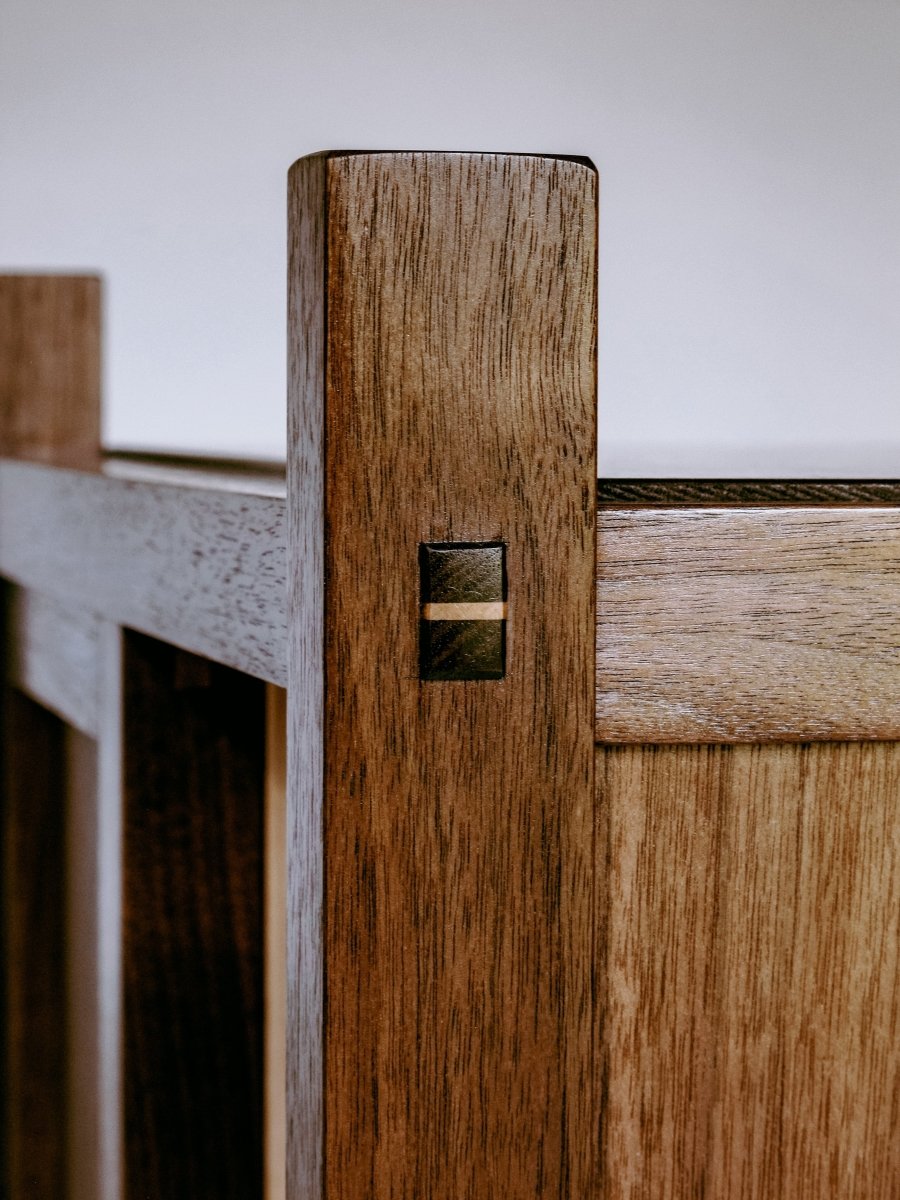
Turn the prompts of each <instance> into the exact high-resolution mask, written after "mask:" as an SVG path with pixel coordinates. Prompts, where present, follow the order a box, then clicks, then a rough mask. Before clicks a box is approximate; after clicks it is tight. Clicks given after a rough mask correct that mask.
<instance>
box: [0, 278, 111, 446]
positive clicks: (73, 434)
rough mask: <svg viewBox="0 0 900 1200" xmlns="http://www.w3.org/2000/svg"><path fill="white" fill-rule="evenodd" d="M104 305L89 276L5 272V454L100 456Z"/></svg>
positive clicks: (1, 323)
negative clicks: (102, 319)
mask: <svg viewBox="0 0 900 1200" xmlns="http://www.w3.org/2000/svg"><path fill="white" fill-rule="evenodd" d="M100 304H101V285H100V280H99V279H98V278H96V277H95V276H92V275H0V453H3V454H7V455H16V456H19V457H22V458H39V459H42V460H43V461H45V462H59V461H62V460H65V461H68V462H73V461H74V462H84V463H89V462H93V461H95V460H96V457H97V453H98V448H99V445H100V373H101V367H100V321H101V312H100Z"/></svg>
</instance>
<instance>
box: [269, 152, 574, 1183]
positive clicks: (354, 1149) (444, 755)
mask: <svg viewBox="0 0 900 1200" xmlns="http://www.w3.org/2000/svg"><path fill="white" fill-rule="evenodd" d="M323 169H324V172H325V180H324V197H323V183H322V172H323ZM292 181H293V182H292V186H293V188H294V189H295V195H298V196H299V195H301V194H305V195H306V196H307V197H311V199H307V200H305V201H298V202H297V207H296V208H295V212H294V220H295V222H297V221H299V226H300V232H299V233H295V239H297V241H298V242H299V241H302V240H303V239H304V238H305V239H306V240H307V251H306V254H307V260H308V261H312V263H313V266H312V267H311V268H310V267H309V266H308V265H307V267H306V268H304V269H302V270H301V268H300V267H297V266H295V267H294V268H292V274H291V277H292V279H293V278H295V277H296V278H297V279H298V280H300V279H302V281H303V282H302V286H303V287H304V288H305V289H309V287H310V286H313V285H314V284H315V274H316V272H317V271H319V270H320V269H321V267H322V265H323V254H324V251H325V249H327V310H326V312H325V315H324V328H325V340H326V345H327V353H326V355H325V360H326V364H327V365H326V366H325V371H326V372H327V373H326V374H325V375H324V376H323V374H322V371H323V364H322V357H321V334H320V332H319V331H320V329H321V322H322V320H323V318H322V316H321V314H319V313H318V312H316V313H315V314H313V315H312V317H310V316H307V317H306V318H304V320H307V321H309V325H304V324H302V322H301V323H300V324H299V326H298V324H297V323H296V319H295V325H294V326H293V334H292V341H294V342H295V343H297V344H298V345H299V339H300V338H301V337H303V336H309V335H308V334H307V329H312V330H313V331H314V332H315V339H316V340H315V344H314V347H313V349H312V350H311V351H310V350H307V351H306V352H305V353H304V352H302V351H300V350H298V353H299V358H300V361H299V363H297V364H296V365H295V368H294V369H295V371H296V372H297V373H298V375H299V376H301V377H302V378H304V379H306V380H307V381H308V382H306V383H305V384H304V385H302V386H298V387H297V390H296V391H295V393H294V401H293V402H294V403H296V402H298V401H299V402H301V403H303V401H304V397H305V398H306V402H307V403H309V404H311V409H310V414H309V416H308V417H307V419H309V420H311V421H313V422H317V421H318V419H319V418H318V415H317V414H319V413H320V412H321V411H322V408H323V407H324V411H325V422H326V430H327V432H326V437H325V455H326V458H325V462H326V475H325V480H326V482H325V495H326V497H327V526H326V528H327V534H328V536H327V540H326V541H325V543H324V546H325V555H326V557H325V576H324V577H325V583H326V588H327V596H326V601H325V603H326V612H327V616H328V620H327V624H326V628H325V647H326V653H325V680H326V682H325V815H324V830H325V861H326V872H325V881H326V889H327V891H326V894H325V979H326V995H327V1003H326V1009H325V1011H326V1024H325V1078H326V1081H327V1094H326V1114H327V1115H326V1125H325V1129H326V1134H325V1180H326V1195H327V1196H328V1197H329V1200H358V1198H359V1197H361V1196H367V1197H371V1198H372V1200H377V1198H379V1197H383V1198H385V1200H386V1198H387V1197H391V1198H393V1200H398V1198H400V1197H408V1198H413V1197H415V1198H417V1200H418V1198H422V1197H426V1196H427V1197H429V1200H442V1198H444V1197H447V1198H449V1197H453V1200H464V1198H479V1200H480V1198H482V1197H485V1196H490V1195H497V1196H504V1197H506V1198H508V1200H516V1198H519V1197H526V1196H527V1197H550V1196H554V1197H556V1196H560V1195H571V1196H573V1197H574V1196H582V1195H587V1194H589V1193H590V1190H591V1187H592V1179H593V1172H594V1170H595V1165H596V1164H595V1154H594V1147H595V1144H596V1109H595V1100H596V1097H595V1089H594V1082H595V1081H594V1078H593V1075H592V1072H591V1061H590V1052H591V1041H590V1039H591V1005H592V995H591V976H590V947H591V938H592V932H591V931H592V919H593V914H592V890H593V863H592V856H591V847H592V832H591V828H592V823H591V805H592V795H593V792H592V783H591V776H592V770H593V749H592V743H593V719H592V712H593V698H592V689H593V664H592V661H591V652H590V647H591V645H592V641H593V636H594V616H593V609H592V591H593V576H594V559H593V554H594V522H595V513H596V501H595V489H596V471H595V463H594V454H595V356H594V319H595V318H594V304H595V270H596V178H595V175H594V173H593V171H592V170H591V169H590V168H589V167H587V166H585V165H584V164H583V163H576V162H569V161H565V160H558V159H539V158H532V157H526V156H522V157H504V156H490V155H455V154H373V155H356V156H335V157H331V158H328V159H326V160H324V162H323V160H315V161H314V162H313V163H312V164H309V163H301V164H299V165H298V166H297V167H295V168H294V174H293V176H292ZM305 204H308V205H309V206H310V210H311V211H310V213H309V215H308V216H304V213H305V211H306V210H305V208H304V205H305ZM323 223H324V234H319V235H317V233H316V231H317V230H318V229H319V228H320V227H321V226H322V224H323ZM316 236H319V237H320V239H321V240H320V241H319V242H318V243H316ZM323 243H324V249H323ZM310 274H312V276H313V281H312V283H311V281H310ZM300 286H301V285H300V283H299V282H298V285H297V290H298V292H299V291H300ZM325 286H326V280H325V278H324V276H323V275H321V274H320V275H319V276H318V288H319V293H316V294H321V293H322V292H324V289H325ZM300 294H301V295H302V294H304V293H302V292H301V293H300ZM305 294H306V295H309V292H308V290H307V291H306V293H305ZM295 428H296V426H295ZM318 430H319V426H318V424H315V426H314V434H313V436H314V437H317V436H319V434H318ZM299 444H300V442H299V439H298V438H297V437H294V438H292V440H291V449H292V453H296V452H297V450H298V446H299ZM315 444H320V443H315ZM303 479H304V474H303V472H302V471H301V470H300V469H298V467H297V466H296V465H295V464H289V492H290V490H291V488H292V487H294V486H297V487H299V486H301V482H302V480H303ZM317 486H318V485H317ZM318 536H319V539H320V540H319V541H318V542H317V543H316V544H317V545H321V537H322V534H321V531H320V532H319V535H318ZM495 540H500V541H504V542H506V544H507V546H508V571H509V643H508V658H507V674H506V678H505V679H503V680H501V681H488V682H484V681H481V682H463V681H456V682H441V683H434V682H431V683H426V682H420V681H419V680H418V678H417V616H418V612H417V607H418V549H419V544H420V543H422V542H447V541H495ZM291 561H292V564H294V565H293V567H292V571H293V572H294V573H295V574H296V575H297V576H298V577H304V578H305V576H306V572H307V570H308V569H309V568H308V567H307V564H306V562H305V560H304V559H303V557H302V556H301V551H300V548H299V546H298V545H297V544H296V543H292V548H291ZM316 578H317V577H316ZM298 619H299V618H298ZM298 628H299V627H298ZM311 628H312V626H311V625H309V624H306V625H304V626H303V628H302V631H300V637H301V638H302V637H304V636H307V637H308V636H309V630H310V629H311ZM307 644H308V643H307ZM301 653H302V652H301ZM307 654H311V655H316V654H317V646H316V643H315V641H314V642H313V645H312V650H307ZM299 661H301V662H302V661H303V659H302V657H301V658H300V659H299ZM313 661H316V662H317V661H319V660H318V659H317V658H314V659H313ZM292 672H293V668H292ZM292 681H293V674H292ZM316 694H318V693H316ZM308 720H309V721H310V722H311V721H312V717H310V718H309V719H308ZM309 728H310V726H309V725H307V729H309ZM293 736H296V734H295V733H294V734H293ZM309 811H312V808H310V810H309ZM291 852H292V853H294V852H295V847H294V846H293V845H292V851H291ZM308 902H309V901H308ZM291 1019H293V1017H292V1018H291ZM289 1194H290V1195H292V1200H293V1197H294V1196H300V1195H304V1194H306V1193H302V1192H296V1193H289Z"/></svg>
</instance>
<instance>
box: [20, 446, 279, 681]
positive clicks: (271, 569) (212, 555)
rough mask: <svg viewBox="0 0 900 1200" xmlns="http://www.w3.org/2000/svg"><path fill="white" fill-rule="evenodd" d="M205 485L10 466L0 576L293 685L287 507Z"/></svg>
mask: <svg viewBox="0 0 900 1200" xmlns="http://www.w3.org/2000/svg"><path fill="white" fill-rule="evenodd" d="M195 479H196V484H195V486H192V487H189V486H185V485H184V484H178V485H176V484H171V485H169V484H166V483H162V482H155V483H151V482H147V481H140V482H138V481H137V480H125V479H118V478H110V477H107V476H104V475H103V474H101V473H98V472H89V471H75V470H68V469H65V470H63V469H59V468H53V469H51V468H48V467H42V466H38V465H34V464H30V463H22V462H13V461H8V460H7V461H3V462H0V575H4V576H5V577H6V578H8V579H12V580H14V581H16V582H17V583H19V584H21V585H22V586H23V587H26V588H33V589H36V590H37V591H40V592H43V593H44V594H45V595H46V596H49V597H52V598H56V599H58V600H61V601H63V602H64V603H65V604H68V605H74V606H78V607H81V608H83V609H87V610H88V611H90V612H93V613H95V614H97V615H99V616H101V617H103V618H104V619H105V620H109V621H112V622H114V623H116V624H119V625H126V626H128V627H130V628H132V629H137V630H139V631H141V632H144V633H149V634H152V635H155V636H158V637H161V638H164V639H165V640H166V641H168V642H170V643H172V644H174V645H178V646H182V647H184V648H186V649H189V650H192V651H194V652H195V653H198V654H202V655H204V656H205V657H208V658H211V659H213V660H215V661H218V662H222V663H224V664H225V665H227V666H233V667H236V668H237V669H238V670H240V671H245V672H247V673H248V674H250V675H254V676H257V677H259V678H261V679H265V680H267V681H269V682H273V683H277V684H279V685H283V684H284V683H285V681H286V648H287V616H286V603H287V602H286V580H287V575H286V569H285V542H286V532H285V528H284V501H283V499H281V498H280V497H278V496H273V495H260V494H257V493H256V492H255V491H254V490H253V486H254V485H253V484H252V483H251V482H250V481H249V480H246V479H244V480H240V481H236V485H237V486H240V487H241V488H242V489H243V490H240V491H238V490H231V489H226V488H225V487H224V486H222V485H221V484H217V486H215V487H211V486H208V485H207V482H208V481H205V477H204V475H203V474H202V473H197V474H196V476H195ZM248 489H249V490H248Z"/></svg>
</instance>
